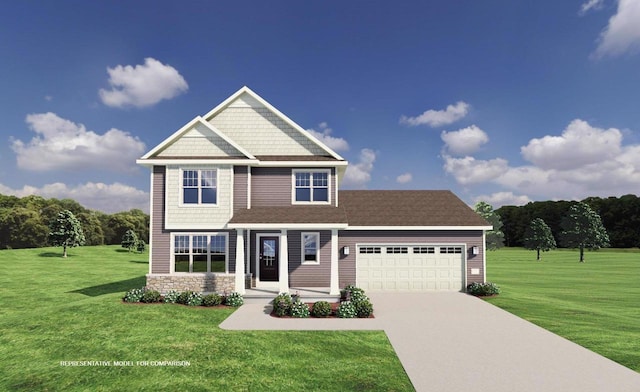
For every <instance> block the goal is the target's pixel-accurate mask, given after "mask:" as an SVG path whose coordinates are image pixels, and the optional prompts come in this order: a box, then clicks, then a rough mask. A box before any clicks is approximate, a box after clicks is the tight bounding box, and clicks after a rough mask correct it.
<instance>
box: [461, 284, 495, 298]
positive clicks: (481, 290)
mask: <svg viewBox="0 0 640 392" xmlns="http://www.w3.org/2000/svg"><path fill="white" fill-rule="evenodd" d="M467 292H468V293H469V294H471V295H475V296H485V295H497V294H500V287H498V286H497V285H496V284H495V283H491V282H486V283H477V282H473V283H471V284H470V285H468V286H467Z"/></svg>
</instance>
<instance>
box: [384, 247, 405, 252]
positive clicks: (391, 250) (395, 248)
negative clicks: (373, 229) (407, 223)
mask: <svg viewBox="0 0 640 392" xmlns="http://www.w3.org/2000/svg"><path fill="white" fill-rule="evenodd" d="M387 253H409V248H407V247H406V246H388V247H387Z"/></svg>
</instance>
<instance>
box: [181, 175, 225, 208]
mask: <svg viewBox="0 0 640 392" xmlns="http://www.w3.org/2000/svg"><path fill="white" fill-rule="evenodd" d="M217 202H218V178H217V171H216V170H215V169H213V170H183V171H182V203H183V204H217Z"/></svg>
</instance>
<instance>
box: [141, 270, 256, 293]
mask: <svg viewBox="0 0 640 392" xmlns="http://www.w3.org/2000/svg"><path fill="white" fill-rule="evenodd" d="M235 282H236V276H235V274H206V273H202V274H188V275H187V274H184V275H182V274H181V275H177V274H148V275H147V286H146V287H147V290H157V291H159V292H160V294H162V295H164V294H166V293H168V292H169V291H171V290H176V291H187V290H191V291H195V292H197V293H218V294H228V293H231V292H233V291H235ZM247 283H249V284H251V275H247V276H246V277H245V286H246V285H247Z"/></svg>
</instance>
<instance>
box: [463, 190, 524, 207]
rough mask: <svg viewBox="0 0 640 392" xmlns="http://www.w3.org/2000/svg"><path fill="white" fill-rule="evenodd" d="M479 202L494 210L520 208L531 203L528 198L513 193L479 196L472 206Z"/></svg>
mask: <svg viewBox="0 0 640 392" xmlns="http://www.w3.org/2000/svg"><path fill="white" fill-rule="evenodd" d="M479 201H484V202H486V203H489V204H491V206H493V208H494V209H498V208H500V207H502V206H522V205H525V204H527V203H529V202H530V201H531V199H529V196H526V195H519V196H518V195H515V194H514V193H513V192H496V193H492V194H490V195H480V196H478V197H476V198H475V199H474V204H476V203H477V202H479Z"/></svg>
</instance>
